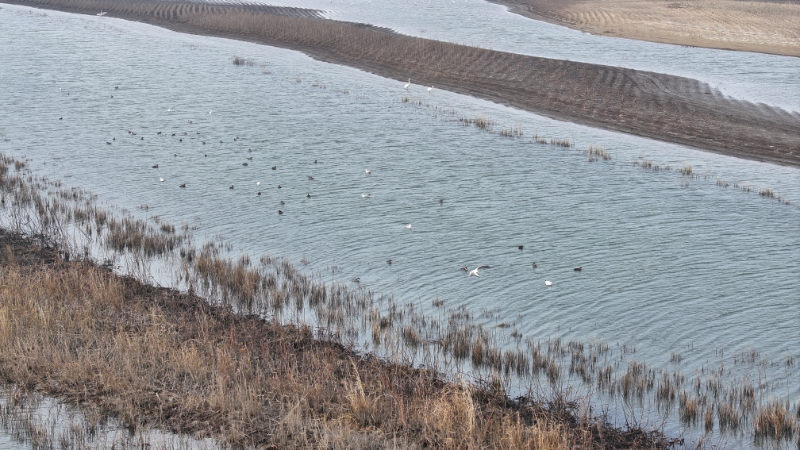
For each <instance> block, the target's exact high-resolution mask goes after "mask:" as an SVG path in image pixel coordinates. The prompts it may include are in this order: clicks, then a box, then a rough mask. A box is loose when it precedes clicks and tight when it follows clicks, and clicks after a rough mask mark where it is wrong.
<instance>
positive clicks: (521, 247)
mask: <svg viewBox="0 0 800 450" xmlns="http://www.w3.org/2000/svg"><path fill="white" fill-rule="evenodd" d="M517 248H518V249H520V250H522V249H523V248H525V246H524V245H520V246H519V247H517Z"/></svg>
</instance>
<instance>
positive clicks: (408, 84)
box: [403, 78, 411, 90]
mask: <svg viewBox="0 0 800 450" xmlns="http://www.w3.org/2000/svg"><path fill="white" fill-rule="evenodd" d="M409 86H411V78H409V79H408V83H406V85H405V86H403V89H405V90H408V87H409Z"/></svg>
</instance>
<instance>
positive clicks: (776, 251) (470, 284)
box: [0, 5, 800, 429]
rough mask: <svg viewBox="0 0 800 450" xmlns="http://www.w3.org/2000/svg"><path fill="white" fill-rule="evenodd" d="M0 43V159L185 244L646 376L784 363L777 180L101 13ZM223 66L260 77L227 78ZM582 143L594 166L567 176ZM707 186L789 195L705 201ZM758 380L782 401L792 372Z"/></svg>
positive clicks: (1, 21) (786, 215)
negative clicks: (160, 226)
mask: <svg viewBox="0 0 800 450" xmlns="http://www.w3.org/2000/svg"><path fill="white" fill-rule="evenodd" d="M0 29H2V30H3V32H2V33H0V61H3V64H2V65H0V79H2V83H3V89H2V90H0V105H2V108H0V133H2V134H4V136H5V138H7V139H8V141H0V151H3V152H5V153H7V154H11V155H14V156H18V157H20V156H26V157H28V158H30V166H31V167H32V168H33V169H34V171H36V172H37V173H40V174H46V175H49V176H51V177H54V178H62V179H64V181H65V182H66V183H67V184H70V185H75V186H79V187H82V188H85V189H88V190H90V191H92V192H95V193H97V194H98V195H99V196H100V199H101V201H103V202H107V203H109V204H113V205H117V206H120V207H125V208H128V209H130V210H132V211H133V212H134V214H137V215H140V216H144V215H148V216H152V215H159V216H161V217H162V218H164V219H167V220H170V221H172V222H174V223H176V224H179V223H182V222H188V223H190V224H197V225H199V226H200V228H199V230H198V231H197V232H196V234H197V235H198V236H199V237H205V238H212V237H213V236H217V235H221V236H224V237H225V238H226V240H227V241H229V242H232V243H234V244H235V245H236V246H237V247H238V248H240V249H241V250H242V251H245V252H248V253H251V254H254V255H256V256H257V255H259V254H261V253H269V254H272V255H281V256H285V257H287V258H288V259H289V260H290V261H293V262H294V263H296V264H298V265H300V263H299V261H300V260H301V258H303V257H305V258H306V259H308V260H309V261H310V264H309V265H308V266H306V270H309V271H311V270H315V269H322V268H325V267H328V266H330V265H332V264H336V265H337V266H339V267H340V268H341V269H342V273H341V274H340V275H339V277H340V278H339V279H340V280H342V281H347V280H349V279H351V278H354V277H360V278H361V280H362V284H366V285H367V286H368V287H369V288H370V289H373V290H376V291H378V292H381V293H385V294H393V295H395V296H396V297H398V298H399V299H401V302H403V303H405V302H417V303H419V304H420V305H421V306H422V307H423V308H430V304H431V300H432V299H433V298H435V297H437V296H438V297H442V298H444V299H445V300H446V301H447V304H448V305H451V306H453V305H457V304H466V305H468V306H469V307H470V308H471V309H473V310H475V311H480V310H482V309H492V310H495V311H497V312H498V317H499V320H500V321H509V322H511V321H514V322H516V325H517V328H518V329H519V331H520V332H522V333H523V334H524V335H525V336H526V337H532V338H542V337H547V336H552V335H561V336H564V337H566V338H573V339H580V340H589V339H592V338H598V339H601V340H605V341H608V342H610V343H612V344H613V343H617V342H619V343H622V342H626V343H629V344H632V345H634V346H636V348H637V356H638V357H641V358H643V359H646V360H648V361H649V362H651V363H653V364H656V365H658V364H667V362H668V361H669V355H670V352H672V351H676V352H680V353H681V354H682V356H683V363H682V367H683V370H684V372H685V373H686V374H687V375H690V374H692V373H694V370H695V369H697V368H699V367H701V366H705V367H708V366H709V365H713V364H714V363H715V361H717V360H718V359H719V358H718V356H717V353H715V352H716V351H717V350H719V349H724V350H725V351H726V353H728V354H730V353H732V352H734V351H742V350H746V349H749V348H750V347H755V348H757V349H758V350H760V351H761V355H762V356H763V357H764V358H766V359H768V360H772V361H780V360H781V359H782V358H785V357H787V356H793V357H794V358H795V359H798V358H800V353H798V349H799V348H800V345H799V344H800V331H798V330H800V327H798V325H799V324H800V302H798V298H800V276H798V275H800V209H798V206H797V205H798V204H799V202H800V170H798V169H793V168H786V167H779V166H773V165H769V164H763V163H757V162H752V161H744V160H738V159H735V158H728V157H723V156H719V155H715V154H711V153H705V152H700V151H696V150H692V149H688V148H684V147H681V146H677V145H671V144H665V143H660V142H655V141H651V140H647V139H642V138H636V137H631V136H626V135H622V134H619V133H612V132H606V131H601V130H595V129H591V128H588V127H583V126H578V125H574V124H569V123H562V122H557V121H553V120H550V119H546V118H543V117H539V116H536V115H533V114H529V113H524V112H520V111H515V110H512V109H509V108H505V107H502V106H498V105H495V104H492V103H489V102H484V101H478V100H475V99H471V98H468V97H464V96H459V95H455V94H450V93H447V92H444V91H438V90H435V91H434V92H433V93H431V94H427V93H426V92H425V91H424V90H423V89H422V88H418V87H413V88H412V89H411V92H410V96H411V97H412V98H413V99H421V100H423V102H424V103H426V104H429V105H431V106H430V107H428V106H414V105H411V104H410V103H401V102H400V99H401V96H402V95H405V93H404V91H403V89H402V84H403V83H399V82H396V81H392V80H386V79H382V78H379V77H376V76H373V75H369V74H365V73H362V72H359V71H357V70H354V69H349V68H344V67H339V66H335V65H330V64H325V63H320V62H317V61H314V60H312V59H310V58H308V57H306V56H304V55H301V54H298V53H294V52H290V51H286V50H280V49H274V48H270V47H265V46H258V45H254V44H248V43H242V42H236V41H228V40H222V39H216V38H208V37H200V36H189V35H181V34H177V33H173V32H169V31H166V30H162V29H159V28H155V27H151V26H147V25H143V24H138V23H131V22H125V21H121V20H116V19H111V18H98V17H93V16H89V17H85V16H75V15H69V14H63V13H58V12H50V11H47V12H46V13H44V15H43V12H42V11H37V10H32V9H28V8H22V7H15V6H8V5H2V9H0ZM731 54H732V55H735V54H734V53H731ZM234 55H238V56H242V57H246V58H252V59H253V60H255V61H256V62H258V63H259V64H260V65H259V66H255V67H236V66H234V65H233V64H232V63H231V59H232V58H233V56H234ZM745 55H746V56H742V57H743V58H744V57H748V58H749V57H750V55H749V54H745ZM264 71H269V72H270V73H269V74H265V73H264ZM298 80H299V81H298ZM314 84H317V85H318V86H316V87H315V86H314ZM322 85H324V87H325V88H324V89H323V88H322ZM115 86H118V87H119V89H118V90H117V89H115ZM112 95H113V98H111V96H112ZM434 107H435V108H444V109H455V110H457V113H456V115H455V117H456V118H457V117H467V118H474V117H476V116H479V115H483V116H486V117H488V118H490V119H493V120H496V121H497V122H498V127H499V126H506V127H511V126H516V125H519V126H521V127H522V129H523V130H524V131H525V133H526V134H527V135H528V136H530V135H532V134H533V133H534V132H536V133H538V134H539V135H541V136H545V137H547V138H550V137H555V138H561V137H570V138H571V139H573V140H574V141H575V142H576V143H577V146H576V148H574V149H558V148H555V147H551V146H542V145H535V144H531V143H529V142H528V139H510V138H503V137H500V136H498V135H495V134H489V133H485V132H481V131H479V130H477V129H475V128H473V127H463V126H460V125H457V124H456V123H452V122H448V121H442V120H440V117H441V116H440V117H437V116H436V115H435V114H434V109H433V108H434ZM168 109H170V110H171V111H168ZM209 111H212V113H211V114H209ZM59 117H63V120H58V119H59ZM190 120H191V121H192V123H189V121H190ZM128 131H133V132H134V133H137V135H136V136H132V135H130V134H129V133H128ZM158 131H162V132H163V134H162V135H157V134H156V133H157V132H158ZM184 132H185V133H187V134H186V135H185V136H184V135H183V133H184ZM197 132H199V133H200V134H196V133H197ZM172 133H177V135H176V136H175V137H172V136H171V134H172ZM237 136H238V137H239V138H240V139H239V140H238V141H236V142H234V141H233V139H234V138H235V137H237ZM141 137H144V140H141V139H140V138H141ZM112 138H116V140H113V141H112ZM181 138H182V139H183V142H179V139H181ZM220 140H223V141H224V142H223V143H219V141H220ZM107 141H110V142H112V145H107V144H106V142H107ZM203 141H205V142H206V144H205V145H203V144H202V142H203ZM589 144H597V145H602V146H604V147H605V148H606V149H607V150H609V151H610V152H611V153H612V154H613V156H614V159H613V160H612V161H611V162H594V163H589V162H587V160H586V159H587V158H586V157H585V156H583V155H582V154H581V151H582V150H585V149H586V148H587V147H588V145H589ZM248 149H252V152H248ZM206 154H207V156H204V155H206ZM176 155H177V156H176ZM248 157H253V159H252V160H247V158H248ZM638 157H644V158H648V159H651V160H653V161H655V162H657V163H659V164H661V165H665V164H669V165H672V166H673V167H679V166H680V165H681V164H683V163H690V164H691V165H692V167H693V169H694V171H695V172H696V173H701V174H708V175H709V176H710V178H708V179H701V180H683V179H682V178H681V177H680V175H677V174H675V173H666V172H659V173H652V172H647V171H643V170H641V169H638V168H635V167H632V166H631V164H630V162H631V161H632V160H635V159H637V158H638ZM314 160H317V161H318V163H317V164H314ZM245 162H247V163H248V164H249V165H248V166H246V167H245V166H243V165H242V164H243V163H245ZM154 164H159V167H160V168H159V169H157V170H156V169H152V168H151V166H152V165H154ZM273 165H275V166H277V170H275V171H272V170H270V167H271V166H273ZM366 168H369V169H370V170H371V171H372V174H370V175H368V174H366V173H365V172H364V169H366ZM307 176H313V177H314V178H315V179H314V181H309V180H308V179H307ZM159 177H164V178H165V182H163V183H160V182H159V181H158V179H159ZM717 177H719V178H723V179H725V180H727V181H729V182H731V183H732V182H733V181H740V182H741V181H745V182H746V183H747V184H749V185H752V186H755V187H756V188H760V187H769V188H772V189H773V190H774V191H775V192H776V193H777V194H779V195H781V196H784V197H786V198H788V199H789V200H791V201H792V204H791V205H783V204H780V203H778V202H777V201H775V200H769V199H766V198H763V197H760V196H759V195H757V194H753V193H750V194H747V193H743V192H740V191H737V190H734V189H733V188H728V189H724V188H720V187H717V186H716V185H715V183H714V181H715V179H716V178H717ZM257 181H260V182H261V186H260V187H258V186H256V182H257ZM685 181H688V186H682V182H685ZM181 183H186V184H187V188H186V189H179V188H178V185H179V184H181ZM231 185H234V186H235V189H234V190H230V189H229V186H231ZM278 185H281V186H282V188H281V189H277V186H278ZM259 191H260V192H261V193H262V194H261V196H257V195H256V193H257V192H259ZM308 193H310V194H311V195H312V197H311V198H310V199H309V198H306V194H308ZM361 194H370V195H371V196H370V197H369V198H362V196H361ZM440 199H443V200H444V202H443V204H440V203H439V200H440ZM281 200H283V201H284V202H285V203H286V204H285V205H284V206H281V205H279V201H281ZM143 204H147V205H148V206H149V207H150V209H149V211H147V212H142V211H140V210H137V209H136V208H137V207H138V206H140V205H143ZM278 209H282V210H283V211H284V212H285V215H283V216H278V214H277V211H278ZM408 223H410V224H411V225H412V228H411V229H406V228H405V225H406V224H408ZM518 245H524V246H525V250H523V251H520V250H518V249H517V246H518ZM390 258H391V259H392V260H393V264H392V265H391V266H389V265H387V264H386V263H385V260H387V259H390ZM534 261H535V262H537V264H538V267H539V268H538V269H536V270H535V271H534V270H533V269H532V268H531V263H532V262H534ZM483 264H488V265H492V266H494V267H493V268H492V269H487V270H482V271H481V278H480V279H477V278H468V277H466V275H465V274H464V273H463V272H460V271H459V270H458V269H459V268H460V267H462V266H470V267H475V266H478V265H483ZM577 266H583V269H584V270H583V272H581V273H576V272H574V271H573V270H572V269H573V267H577ZM545 279H547V280H551V281H552V282H553V286H552V287H551V288H546V287H545V285H544V280H545ZM765 370H769V371H770V378H771V379H774V380H776V381H777V382H779V383H782V384H781V386H782V387H781V389H782V390H783V392H786V393H787V395H789V396H790V397H791V398H792V401H796V399H797V398H800V379H799V378H798V375H797V373H796V372H789V371H787V370H785V369H784V368H782V367H779V368H772V369H769V368H768V369H765ZM787 383H788V384H787ZM673 429H675V428H674V427H673Z"/></svg>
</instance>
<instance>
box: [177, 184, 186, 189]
mask: <svg viewBox="0 0 800 450" xmlns="http://www.w3.org/2000/svg"><path fill="white" fill-rule="evenodd" d="M178 187H182V188H185V187H186V183H183V184H182V185H180V186H178Z"/></svg>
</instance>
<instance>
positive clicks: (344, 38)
mask: <svg viewBox="0 0 800 450" xmlns="http://www.w3.org/2000/svg"><path fill="white" fill-rule="evenodd" d="M19 3H24V4H28V5H35V6H44V7H48V8H55V9H66V10H70V11H76V12H84V13H95V12H96V11H100V10H102V11H108V14H109V15H111V16H118V17H122V18H128V19H133V20H141V21H145V22H149V23H153V24H157V25H162V26H166V27H168V28H171V29H175V30H179V31H188V32H193V33H207V34H215V35H221V36H226V37H233V38H240V39H245V40H256V41H258V42H262V43H267V44H271V45H276V46H280V47H286V48H292V49H297V50H301V51H304V52H306V53H308V54H309V55H311V56H313V57H315V58H318V59H321V60H324V61H329V62H335V63H340V64H345V65H349V66H354V67H357V68H361V69H364V70H366V71H368V72H372V73H375V74H378V75H382V76H386V77H390V78H395V79H398V80H405V79H407V78H413V79H414V80H415V81H416V82H417V83H419V84H423V85H429V86H430V85H433V86H437V87H438V88H443V89H448V90H451V91H454V92H458V93H462V94H467V95H472V96H476V97H479V98H484V99H488V100H493V101H496V102H499V103H504V104H507V105H510V106H514V107H518V108H521V109H524V110H528V111H532V112H535V113H538V114H543V115H547V116H550V117H553V118H557V119H561V120H567V121H572V122H578V123H584V124H588V125H591V126H596V127H600V128H605V129H611V130H615V131H621V132H625V133H631V134H635V135H639V136H645V137H650V138H655V139H659V140H663V141H667V142H674V143H679V144H683V145H688V146H692V147H695V148H700V149H704V150H710V151H714V152H717V153H721V154H726V155H731V156H737V157H743V158H749V159H755V160H760V161H769V162H774V163H778V164H785V165H792V166H800V114H798V113H787V112H784V111H782V110H780V109H778V108H771V107H766V106H759V105H754V104H751V103H748V102H743V101H735V100H731V99H727V98H724V97H723V96H722V95H721V94H720V93H719V92H718V91H717V90H715V89H712V88H711V87H710V86H708V85H707V84H705V83H701V82H698V81H696V80H691V79H687V78H682V77H676V76H670V75H663V74H657V73H651V72H643V71H637V70H632V69H624V68H617V67H609V66H602V65H597V64H586V63H579V62H571V61H562V60H554V59H548V58H540V57H533V56H525V55H518V54H513V53H506V52H499V51H493V50H487V49H481V48H475V47H469V46H464V45H458V44H452V43H446V42H440V41H432V40H428V39H422V38H416V37H410V36H404V35H399V34H396V33H393V32H391V31H390V30H387V29H382V28H378V27H373V26H369V25H363V24H354V23H347V22H337V21H332V20H325V19H317V18H315V17H316V15H317V14H318V13H317V12H316V11H311V10H302V9H297V8H275V7H270V6H264V5H253V4H231V3H186V2H168V3H164V2H153V1H132V2H125V3H119V2H111V1H108V0H31V1H22V2H19Z"/></svg>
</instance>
